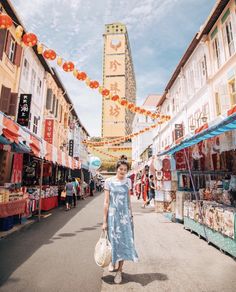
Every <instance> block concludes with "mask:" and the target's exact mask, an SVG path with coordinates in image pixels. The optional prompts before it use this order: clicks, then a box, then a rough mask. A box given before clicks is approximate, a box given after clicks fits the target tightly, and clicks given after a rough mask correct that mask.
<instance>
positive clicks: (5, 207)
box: [0, 199, 26, 218]
mask: <svg viewBox="0 0 236 292" xmlns="http://www.w3.org/2000/svg"><path fill="white" fill-rule="evenodd" d="M25 209H26V199H23V200H16V201H10V202H8V203H0V218H5V217H8V216H13V215H20V214H24V213H25Z"/></svg>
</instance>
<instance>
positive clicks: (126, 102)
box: [120, 99, 128, 106]
mask: <svg viewBox="0 0 236 292" xmlns="http://www.w3.org/2000/svg"><path fill="white" fill-rule="evenodd" d="M120 104H121V105H123V106H126V105H127V104H128V101H127V100H126V99H122V100H121V102H120Z"/></svg>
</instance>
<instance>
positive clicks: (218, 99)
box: [215, 92, 221, 116]
mask: <svg viewBox="0 0 236 292" xmlns="http://www.w3.org/2000/svg"><path fill="white" fill-rule="evenodd" d="M215 106H216V115H217V116H219V115H220V114H221V103H220V95H219V92H215Z"/></svg>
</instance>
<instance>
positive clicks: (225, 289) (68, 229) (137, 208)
mask: <svg viewBox="0 0 236 292" xmlns="http://www.w3.org/2000/svg"><path fill="white" fill-rule="evenodd" d="M79 203H80V206H79V208H77V209H73V210H71V211H70V212H64V211H62V210H55V211H54V212H53V215H52V216H50V217H48V218H45V219H44V220H43V221H42V222H41V223H35V224H33V225H31V226H30V227H29V228H28V229H26V230H24V231H21V232H18V233H16V234H14V235H12V236H10V237H8V238H7V239H5V240H1V241H0V284H1V285H2V286H1V287H0V291H4V292H8V291H9V292H10V291H11V292H14V291H24V292H34V291H37V292H41V291H44V292H45V291H46V292H54V291H57V292H60V291H63V292H71V291H73V292H74V291H78V292H93V291H94V292H100V291H102V292H110V291H117V292H126V291H135V292H136V291H151V292H153V291H159V292H164V291H165V292H190V291H191V292H195V291H198V292H235V291H236V276H235V275H236V262H235V261H234V260H233V259H232V258H230V257H229V256H226V255H224V254H222V253H221V252H220V251H219V250H218V249H216V248H214V247H213V246H208V245H207V244H206V242H205V241H204V240H200V239H199V238H198V237H197V236H196V235H194V234H191V233H190V232H188V231H185V230H184V229H183V226H182V225H180V224H175V223H171V222H170V221H168V220H167V219H166V218H165V217H163V216H162V215H161V214H156V213H154V209H153V208H152V207H148V208H146V209H141V202H139V201H136V200H135V199H134V200H133V202H132V205H133V212H134V221H135V241H136V248H137V251H138V254H139V258H140V261H139V263H126V264H125V266H124V282H123V283H122V284H121V285H115V284H113V277H114V274H113V273H109V272H108V271H107V270H105V271H104V272H103V271H102V270H101V269H100V268H98V267H96V265H95V264H94V260H93V251H94V245H95V243H96V241H97V240H98V237H99V235H100V231H101V218H102V207H103V195H102V194H101V195H96V196H95V197H94V198H87V199H86V201H81V202H79Z"/></svg>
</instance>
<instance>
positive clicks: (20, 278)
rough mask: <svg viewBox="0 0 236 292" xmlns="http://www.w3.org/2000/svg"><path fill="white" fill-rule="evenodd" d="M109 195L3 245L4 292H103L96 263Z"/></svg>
mask: <svg viewBox="0 0 236 292" xmlns="http://www.w3.org/2000/svg"><path fill="white" fill-rule="evenodd" d="M102 197H103V196H102V195H96V196H95V197H93V198H92V197H89V198H86V200H85V201H79V207H77V208H75V209H73V210H71V211H69V212H65V211H63V210H60V209H59V210H55V211H54V212H53V215H52V216H50V217H48V218H45V219H43V221H42V222H41V223H34V224H33V225H31V226H30V227H29V228H28V229H26V230H23V231H20V232H17V233H15V234H13V235H12V236H9V237H8V238H7V239H4V240H0V285H2V286H1V287H0V291H4V292H8V291H9V292H10V291H11V292H14V291H17V292H19V291H24V292H34V291H37V292H38V291H44V292H54V291H57V292H59V291H63V292H72V291H73V292H74V291H81V292H83V291H91V292H97V291H100V290H101V276H102V270H101V269H100V268H99V267H97V266H96V265H95V263H94V259H93V251H94V245H95V243H96V241H97V240H98V238H99V235H100V231H101V222H102V221H101V219H102V213H101V210H102V206H103V198H102Z"/></svg>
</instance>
